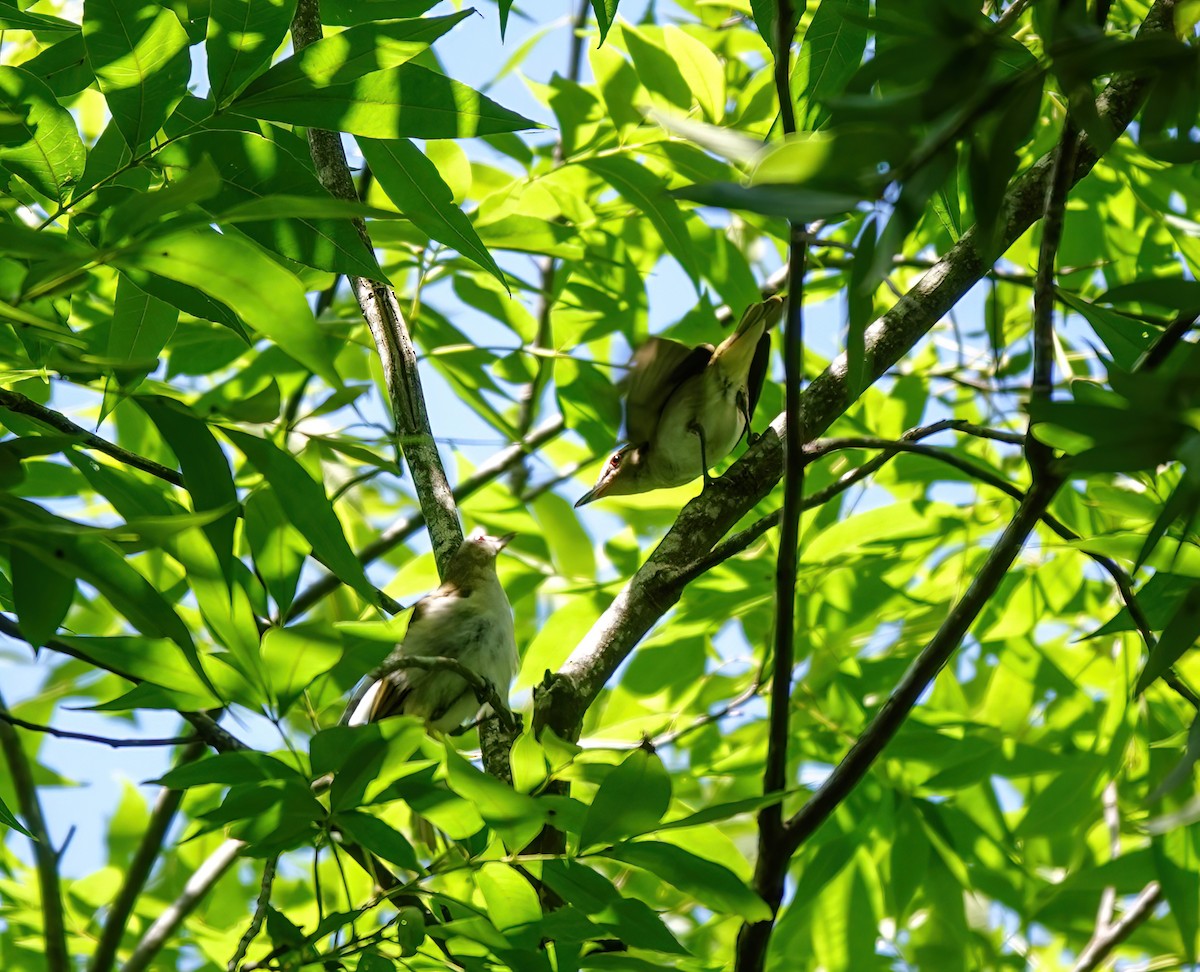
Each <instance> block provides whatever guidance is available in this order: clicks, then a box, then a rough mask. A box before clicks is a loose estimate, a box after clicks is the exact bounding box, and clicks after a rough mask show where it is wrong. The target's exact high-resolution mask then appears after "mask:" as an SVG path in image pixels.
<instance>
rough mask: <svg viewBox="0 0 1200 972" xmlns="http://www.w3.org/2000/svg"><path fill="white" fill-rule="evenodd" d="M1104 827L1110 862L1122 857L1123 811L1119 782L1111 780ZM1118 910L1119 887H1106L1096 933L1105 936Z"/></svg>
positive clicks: (1097, 914) (1101, 894)
mask: <svg viewBox="0 0 1200 972" xmlns="http://www.w3.org/2000/svg"><path fill="white" fill-rule="evenodd" d="M1103 803H1104V826H1105V827H1106V828H1107V830H1108V855H1109V860H1113V861H1115V860H1116V859H1117V858H1118V857H1120V856H1121V811H1120V808H1119V807H1118V806H1117V781H1116V780H1109V781H1108V785H1107V786H1106V787H1105V788H1104V795H1103ZM1116 910H1117V886H1116V885H1115V884H1109V885H1106V886H1105V888H1104V890H1103V891H1101V892H1100V907H1099V908H1098V909H1097V910H1096V932H1097V934H1104V933H1106V932H1107V931H1108V929H1109V928H1110V927H1111V926H1112V922H1113V916H1114V915H1115V914H1116Z"/></svg>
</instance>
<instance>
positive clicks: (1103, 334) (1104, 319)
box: [1056, 290, 1157, 370]
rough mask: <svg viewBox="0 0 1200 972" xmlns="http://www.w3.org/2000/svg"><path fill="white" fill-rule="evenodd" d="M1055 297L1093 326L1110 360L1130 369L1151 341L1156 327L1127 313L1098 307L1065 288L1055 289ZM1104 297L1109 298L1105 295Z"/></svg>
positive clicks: (1152, 341)
mask: <svg viewBox="0 0 1200 972" xmlns="http://www.w3.org/2000/svg"><path fill="white" fill-rule="evenodd" d="M1056 293H1057V295H1058V299H1059V300H1061V301H1062V302H1063V303H1064V304H1066V305H1067V306H1068V307H1070V308H1071V309H1072V310H1074V311H1076V312H1078V314H1079V315H1080V316H1081V317H1082V318H1083V319H1084V320H1085V321H1087V322H1088V324H1090V325H1091V326H1092V330H1093V331H1095V332H1096V337H1098V338H1099V339H1100V340H1101V341H1103V342H1104V347H1105V348H1107V349H1108V353H1109V354H1111V355H1112V359H1113V361H1115V362H1116V363H1117V365H1119V366H1120V367H1121V368H1123V369H1125V370H1129V369H1130V368H1132V367H1133V366H1134V364H1135V363H1136V362H1137V360H1138V358H1140V357H1141V356H1142V354H1144V353H1145V351H1146V350H1147V349H1148V348H1149V347H1150V345H1151V344H1153V343H1154V338H1155V335H1156V334H1157V332H1156V330H1155V329H1154V328H1153V327H1151V326H1150V325H1149V324H1146V323H1145V322H1143V321H1139V320H1136V319H1135V318H1132V317H1127V316H1125V315H1124V314H1119V313H1117V312H1116V311H1113V310H1109V309H1108V308H1105V307H1097V306H1096V305H1095V304H1094V303H1092V302H1091V301H1088V300H1084V299H1083V298H1082V297H1078V296H1076V295H1075V294H1071V293H1068V292H1067V291H1065V290H1058V291H1056ZM1104 299H1108V297H1107V295H1106V297H1105V298H1104Z"/></svg>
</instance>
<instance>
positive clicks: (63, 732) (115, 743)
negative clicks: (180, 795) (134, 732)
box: [0, 709, 196, 749]
mask: <svg viewBox="0 0 1200 972" xmlns="http://www.w3.org/2000/svg"><path fill="white" fill-rule="evenodd" d="M0 722H7V723H8V724H9V725H12V726H16V727H17V728H18V729H28V730H29V731H30V732H44V733H45V734H46V735H47V736H54V737H55V738H56V739H78V740H80V741H82V742H93V743H100V744H101V745H103V746H111V747H112V748H113V749H134V748H138V747H149V746H181V745H183V744H184V743H190V742H193V741H194V740H195V738H196V737H195V736H171V737H170V738H167V739H110V738H109V737H108V736H93V735H91V734H90V733H86V732H70V731H69V730H67V729H55V728H54V727H53V726H43V725H40V724H39V723H36V722H26V721H25V720H24V719H19V718H17V717H16V716H15V715H13V714H12V713H11V712H8V711H6V710H4V709H0Z"/></svg>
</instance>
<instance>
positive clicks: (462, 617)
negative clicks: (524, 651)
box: [403, 581, 518, 697]
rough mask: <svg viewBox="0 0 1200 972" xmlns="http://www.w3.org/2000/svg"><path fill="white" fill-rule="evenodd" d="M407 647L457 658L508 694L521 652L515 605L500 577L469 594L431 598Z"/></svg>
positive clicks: (410, 633)
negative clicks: (510, 605) (515, 627)
mask: <svg viewBox="0 0 1200 972" xmlns="http://www.w3.org/2000/svg"><path fill="white" fill-rule="evenodd" d="M493 586H494V590H493V589H492V587H493ZM403 651H404V654H406V655H442V656H447V657H450V658H455V659H457V660H458V661H460V662H462V663H463V664H464V665H466V666H467V668H470V669H471V670H472V671H475V672H477V673H479V674H480V675H482V676H483V677H484V678H486V679H487V680H488V681H489V682H491V683H492V684H493V685H494V686H495V687H496V691H497V692H499V693H500V695H501V696H502V697H503V696H504V695H506V694H507V692H508V689H509V686H510V685H511V684H512V680H513V678H515V677H516V674H517V665H518V657H517V645H516V637H515V634H514V632H513V617H512V609H511V608H510V607H509V606H508V600H507V599H506V598H505V596H504V592H503V590H502V589H501V588H500V584H499V581H495V582H494V585H489V584H486V583H485V584H481V585H479V586H478V587H477V588H476V589H475V590H474V591H473V592H472V593H471V596H470V597H465V598H464V597H459V596H439V597H435V598H430V599H429V603H428V604H427V605H426V606H425V608H424V610H423V612H422V614H421V618H420V622H419V623H417V624H413V625H410V626H409V629H408V634H407V635H406V636H405V639H404V645H403ZM455 678H456V679H457V676H455Z"/></svg>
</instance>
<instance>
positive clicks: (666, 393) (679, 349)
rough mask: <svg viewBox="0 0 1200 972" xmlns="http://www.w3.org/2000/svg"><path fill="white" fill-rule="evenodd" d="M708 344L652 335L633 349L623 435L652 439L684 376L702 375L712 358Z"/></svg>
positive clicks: (632, 439)
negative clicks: (697, 345) (685, 342)
mask: <svg viewBox="0 0 1200 972" xmlns="http://www.w3.org/2000/svg"><path fill="white" fill-rule="evenodd" d="M712 353H713V349H712V346H711V345H708V344H702V345H700V346H699V347H697V348H689V347H688V346H687V345H686V344H680V343H679V342H678V341H672V340H671V339H670V338H660V337H652V338H650V339H649V340H648V341H647V342H646V343H645V344H643V345H642V346H641V347H640V348H638V349H637V351H636V352H634V355H633V360H632V362H631V365H630V370H629V375H628V377H627V378H626V379H625V382H624V384H625V434H626V437H627V438H628V439H629V441H630V442H633V443H636V444H639V445H640V444H642V443H644V442H650V441H651V440H653V438H654V433H655V430H656V429H657V428H658V420H659V418H661V416H662V412H663V408H664V407H665V406H666V404H667V401H668V400H669V399H670V397H671V396H672V395H673V394H674V393H675V390H676V389H677V388H678V387H679V386H680V385H681V384H683V383H684V382H685V381H687V379H689V378H691V377H693V376H695V375H698V374H701V373H702V372H703V371H704V369H705V367H707V365H708V359H709V358H711V357H712Z"/></svg>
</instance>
